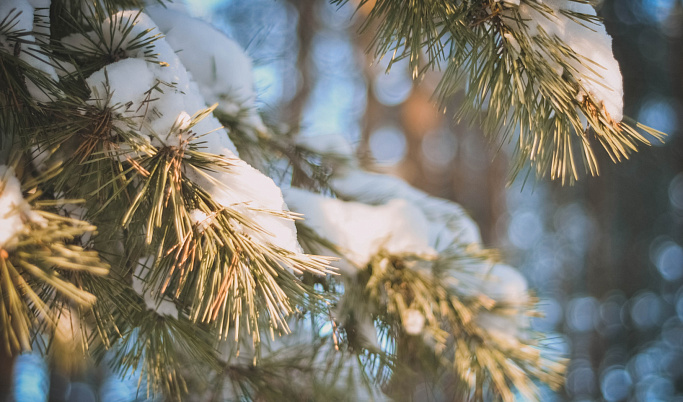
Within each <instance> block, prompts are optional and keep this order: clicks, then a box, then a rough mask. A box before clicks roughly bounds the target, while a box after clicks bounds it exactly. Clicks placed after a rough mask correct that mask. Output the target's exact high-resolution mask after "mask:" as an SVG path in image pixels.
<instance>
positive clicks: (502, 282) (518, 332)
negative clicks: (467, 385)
mask: <svg viewBox="0 0 683 402" xmlns="http://www.w3.org/2000/svg"><path fill="white" fill-rule="evenodd" d="M480 291H481V293H483V294H485V295H486V296H488V297H490V298H492V299H493V300H494V301H495V302H496V304H495V305H494V307H495V309H494V310H493V311H490V312H489V311H484V312H481V313H479V314H478V315H477V324H479V326H480V327H482V328H483V329H485V330H486V331H487V332H488V333H489V334H490V335H491V336H492V337H493V338H495V339H496V340H497V341H498V342H500V343H502V344H504V345H507V346H509V347H515V346H517V345H518V344H519V340H520V338H522V337H523V336H524V331H525V330H526V329H527V328H528V327H529V318H528V316H527V315H525V314H524V312H523V310H524V308H523V307H524V305H525V304H527V303H528V302H529V294H528V289H527V282H526V279H525V278H524V276H523V275H522V274H521V273H520V272H519V271H518V270H516V269H515V268H513V267H511V266H509V265H505V264H495V265H494V266H493V267H492V268H491V270H490V271H489V272H488V274H487V275H486V276H485V277H484V280H483V281H482V282H481V287H480Z"/></svg>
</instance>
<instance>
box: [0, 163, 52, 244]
mask: <svg viewBox="0 0 683 402" xmlns="http://www.w3.org/2000/svg"><path fill="white" fill-rule="evenodd" d="M28 222H33V223H38V224H40V223H41V222H43V218H42V217H40V216H39V215H38V214H36V213H35V212H33V211H32V210H31V206H30V205H29V204H28V203H27V202H26V200H24V196H23V194H22V192H21V183H19V180H18V179H17V178H16V176H15V175H14V169H12V168H11V167H8V166H5V165H0V249H5V250H8V249H10V250H11V249H12V248H14V246H15V245H16V242H17V238H18V236H19V235H21V234H22V233H24V232H25V231H26V230H27V227H26V223H28Z"/></svg>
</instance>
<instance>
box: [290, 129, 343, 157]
mask: <svg viewBox="0 0 683 402" xmlns="http://www.w3.org/2000/svg"><path fill="white" fill-rule="evenodd" d="M297 144H299V145H300V146H302V147H304V148H306V149H308V150H311V151H313V152H316V153H318V154H321V155H332V156H339V157H341V158H353V156H354V150H353V147H352V146H351V144H350V143H349V142H348V140H346V138H344V137H342V136H340V135H337V134H326V135H309V136H302V137H299V138H297Z"/></svg>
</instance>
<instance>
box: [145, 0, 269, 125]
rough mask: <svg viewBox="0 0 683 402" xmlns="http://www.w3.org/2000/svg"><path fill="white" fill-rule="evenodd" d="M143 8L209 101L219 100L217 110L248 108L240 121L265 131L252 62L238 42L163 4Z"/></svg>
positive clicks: (228, 112) (229, 111)
mask: <svg viewBox="0 0 683 402" xmlns="http://www.w3.org/2000/svg"><path fill="white" fill-rule="evenodd" d="M145 11H146V12H147V13H148V14H149V15H150V16H151V17H152V19H153V20H154V21H155V22H156V23H157V24H158V27H159V29H160V30H161V31H162V32H163V33H164V34H165V35H166V41H168V43H169V44H170V45H171V47H173V49H174V50H175V51H176V52H177V54H178V57H179V58H180V60H181V61H182V62H183V64H184V65H185V67H186V68H187V70H188V71H189V72H190V73H191V74H192V76H193V78H194V80H195V81H196V82H197V84H198V86H199V91H200V92H201V94H202V95H203V96H204V98H205V99H206V102H207V103H208V104H213V103H218V110H221V111H223V112H225V113H227V114H229V115H234V114H235V113H236V112H237V111H239V110H240V109H241V108H244V109H247V115H246V116H245V118H244V120H243V122H244V123H246V124H247V125H248V126H250V127H251V128H254V129H256V130H259V131H265V130H266V128H265V126H264V125H263V122H262V121H261V117H260V116H259V114H258V112H257V110H256V108H255V106H254V102H255V100H256V93H255V92H254V81H253V77H252V62H251V59H250V58H249V56H247V54H246V53H245V52H244V50H242V48H241V47H240V45H239V44H237V42H235V41H234V40H232V39H230V38H228V37H227V36H225V34H223V33H222V32H220V31H218V30H217V29H215V28H214V27H212V26H211V25H210V24H207V23H206V22H204V21H201V20H199V19H197V18H192V17H190V16H188V15H187V14H184V13H182V12H178V11H176V10H170V9H168V8H165V7H163V6H153V7H149V8H147V9H146V10H145Z"/></svg>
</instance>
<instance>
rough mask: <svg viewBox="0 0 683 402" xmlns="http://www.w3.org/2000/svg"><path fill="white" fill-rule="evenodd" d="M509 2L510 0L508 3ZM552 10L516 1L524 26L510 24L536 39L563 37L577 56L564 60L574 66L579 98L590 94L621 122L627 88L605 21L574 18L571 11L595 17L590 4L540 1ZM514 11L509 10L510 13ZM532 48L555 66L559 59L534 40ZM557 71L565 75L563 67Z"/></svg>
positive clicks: (556, 0) (581, 99) (568, 0)
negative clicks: (538, 37)
mask: <svg viewBox="0 0 683 402" xmlns="http://www.w3.org/2000/svg"><path fill="white" fill-rule="evenodd" d="M506 3H508V4H509V3H510V2H506ZM539 3H540V4H542V5H543V6H547V7H548V8H549V9H550V13H546V12H541V11H539V10H538V9H537V8H535V7H533V6H530V5H527V4H524V3H522V4H519V2H517V4H518V5H519V7H517V8H516V10H517V12H518V13H519V15H520V17H521V19H522V22H523V24H524V25H525V27H523V25H518V24H516V23H514V22H511V23H510V24H509V25H510V27H511V28H512V29H515V30H525V31H526V33H527V34H528V35H529V36H530V37H532V38H534V37H537V36H539V35H541V33H542V32H543V33H545V34H546V35H548V36H549V37H550V38H553V37H555V38H557V39H559V40H561V41H562V42H563V43H564V44H565V45H566V46H567V47H568V48H569V49H571V50H573V51H574V52H575V53H576V55H577V56H578V59H576V58H573V57H565V58H564V62H565V63H566V64H567V65H569V66H570V67H571V71H569V73H570V74H571V75H572V76H573V77H574V78H575V79H577V80H578V83H579V86H580V89H579V92H578V94H577V100H578V101H583V99H584V97H585V96H586V95H590V96H591V97H592V98H593V99H594V101H595V102H596V103H597V104H598V105H602V106H603V107H604V108H605V110H606V111H607V113H608V114H609V116H610V118H611V119H612V120H614V121H615V122H619V121H621V120H622V118H623V108H624V100H623V98H624V88H623V82H622V77H621V70H620V69H619V63H617V61H616V60H615V58H614V55H613V54H612V38H611V37H610V36H609V34H608V33H607V31H606V30H605V26H604V24H603V23H602V22H598V21H583V20H577V19H576V18H575V17H572V16H571V14H572V13H578V14H585V15H588V16H593V17H595V16H596V13H595V9H594V8H593V6H591V5H590V4H588V3H578V2H576V1H572V0H543V1H539ZM511 15H512V14H510V13H508V16H511ZM532 47H533V48H534V49H535V51H537V52H539V55H541V56H542V57H546V58H547V59H548V62H549V63H550V64H551V65H552V66H554V65H557V63H556V61H554V60H552V59H551V57H550V56H549V55H547V54H545V52H544V51H543V50H542V49H541V48H540V46H538V45H535V44H534V43H533V40H532ZM557 67H558V68H559V71H558V74H559V75H562V68H561V66H559V65H558V66H557Z"/></svg>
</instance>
